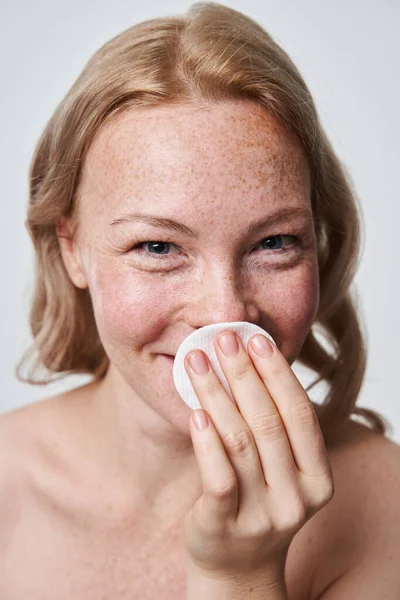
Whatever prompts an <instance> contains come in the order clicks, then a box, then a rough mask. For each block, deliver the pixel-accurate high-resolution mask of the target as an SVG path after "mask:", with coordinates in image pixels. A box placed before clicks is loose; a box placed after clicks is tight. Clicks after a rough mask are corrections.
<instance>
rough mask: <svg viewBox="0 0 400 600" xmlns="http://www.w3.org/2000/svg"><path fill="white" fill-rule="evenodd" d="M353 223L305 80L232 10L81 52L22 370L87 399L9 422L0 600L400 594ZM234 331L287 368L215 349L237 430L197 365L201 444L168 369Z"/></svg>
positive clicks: (39, 180) (39, 217)
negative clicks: (324, 387)
mask: <svg viewBox="0 0 400 600" xmlns="http://www.w3.org/2000/svg"><path fill="white" fill-rule="evenodd" d="M357 210H358V209H357V205H356V200H355V198H354V196H353V193H352V191H351V188H350V185H349V183H348V181H347V179H346V176H345V172H344V168H343V166H342V165H341V164H340V162H339V160H338V158H337V157H336V155H335V153H334V151H333V149H332V147H331V146H330V144H329V141H328V139H327V137H326V135H325V134H324V132H323V130H322V128H321V125H320V122H319V120H318V115H317V112H316V108H315V106H314V103H313V100H312V98H311V96H310V93H309V91H308V89H307V87H306V85H305V83H304V81H303V79H302V78H301V76H300V74H299V72H298V71H297V69H296V67H295V66H294V65H293V63H292V62H291V60H290V59H289V57H288V56H287V55H286V53H285V52H284V51H283V50H282V49H281V48H279V46H278V45H277V44H276V43H275V42H274V41H273V39H272V38H271V37H270V36H269V35H268V34H267V33H266V32H265V30H263V29H262V28H261V27H260V26H258V25H257V24H256V23H255V22H254V21H252V20H251V19H249V18H247V17H245V16H244V15H242V14H241V13H239V12H236V11H234V10H232V9H229V8H226V7H224V6H221V5H218V4H212V3H211V4H207V3H200V4H195V5H194V6H193V7H192V8H191V9H190V10H189V12H188V14H187V15H185V16H183V17H169V18H162V19H161V18H160V19H153V20H150V21H146V22H144V23H140V24H138V25H136V26H134V27H131V28H130V29H128V30H126V31H124V32H122V33H121V34H120V35H118V36H117V37H115V38H114V39H112V40H110V41H109V42H108V43H107V44H105V45H104V46H103V47H102V48H100V49H99V50H98V51H97V52H96V53H95V55H94V56H93V57H92V58H91V59H90V61H89V62H88V64H87V65H86V67H85V68H84V70H83V72H82V73H81V75H80V76H79V77H78V79H77V81H76V82H75V84H74V85H73V86H72V88H71V90H70V91H69V92H68V94H67V95H66V97H65V98H64V100H63V101H62V102H61V104H60V105H59V106H58V107H57V109H56V111H55V113H54V115H53V116H52V118H51V119H50V121H49V123H48V124H47V126H46V128H45V130H44V132H43V135H42V137H41V139H40V140H39V143H38V146H37V148H36V151H35V154H34V156H33V161H32V166H31V173H30V202H29V209H28V217H27V226H28V228H29V231H30V233H31V236H32V240H33V242H34V245H35V250H36V256H37V273H36V287H35V292H34V297H33V302H32V310H31V328H32V332H33V335H34V339H35V346H34V348H33V350H34V352H35V353H36V362H35V363H34V364H33V367H32V369H31V372H30V373H29V374H28V375H27V376H25V375H23V372H22V370H23V367H24V366H25V363H26V359H27V358H29V356H30V355H29V356H27V357H25V359H24V360H23V361H22V362H21V364H20V366H19V370H18V373H19V377H20V379H22V380H23V381H28V382H31V383H35V382H37V381H40V379H39V378H38V377H37V373H36V371H38V369H39V368H40V367H41V366H42V365H44V366H45V367H46V368H47V370H48V372H49V374H50V375H53V374H61V375H65V374H68V373H89V374H92V375H93V381H91V382H90V383H89V384H87V385H84V386H81V387H78V388H76V389H73V390H72V391H69V392H66V393H64V394H59V395H57V396H55V397H52V398H50V399H46V400H43V401H41V402H38V403H36V404H34V405H31V406H29V407H26V408H22V409H18V410H16V411H13V412H11V413H8V414H6V415H3V416H2V418H1V420H0V422H1V435H0V439H1V444H2V450H3V451H2V452H1V454H0V455H1V456H6V457H7V458H4V459H3V463H4V464H3V467H2V469H1V471H0V472H1V484H2V496H1V497H2V511H1V514H2V520H3V523H2V529H1V531H2V538H1V548H2V565H3V569H2V573H1V575H0V597H1V598H7V600H17V599H18V600H22V599H25V598H26V599H27V598H29V599H30V600H31V599H33V598H40V599H41V600H47V599H48V598H49V599H50V598H52V599H54V598H57V599H60V600H64V599H71V598H85V600H92V599H93V600H94V599H100V598H104V599H107V600H108V599H115V598H118V599H119V600H121V599H124V598H126V599H128V598H129V599H131V598H152V599H153V598H164V599H168V598H171V599H172V598H174V599H178V598H182V599H183V598H187V599H191V600H194V599H195V598H204V597H207V598H210V599H211V598H231V599H235V598H247V597H251V598H253V599H256V598H257V599H258V598H263V599H266V598H271V599H272V598H274V599H278V598H279V599H281V598H290V599H291V600H292V599H295V598H299V599H300V598H323V599H324V600H334V599H335V598H346V597H356V594H357V597H362V598H364V599H368V598H376V597H378V593H380V594H381V595H382V593H383V592H386V597H388V598H389V597H393V598H394V597H395V592H396V590H398V586H399V579H398V576H397V573H396V572H395V569H394V567H393V566H394V564H395V562H396V561H395V560H392V561H390V560H389V557H390V556H392V557H393V555H394V552H395V551H396V549H397V553H398V548H399V544H398V532H396V531H395V528H393V527H391V530H390V531H391V532H392V533H391V537H390V539H389V540H388V537H389V536H388V535H387V534H388V527H389V526H390V525H391V520H392V519H393V518H394V515H395V513H394V508H391V506H393V507H394V506H395V504H396V500H398V492H399V477H398V475H397V471H396V470H395V465H396V464H397V461H398V458H399V449H398V446H397V445H396V444H394V443H393V442H392V441H390V440H389V439H388V438H387V437H386V436H385V434H386V431H387V429H386V427H387V425H386V424H385V421H384V420H383V419H382V418H381V417H380V416H379V415H378V414H377V413H375V412H373V411H368V410H366V409H360V408H357V407H356V406H355V404H356V401H357V397H358V393H359V391H360V388H361V385H362V382H363V378H364V373H365V364H366V348H365V345H364V341H363V336H362V332H361V328H360V325H359V320H358V316H357V313H356V310H355V307H354V303H353V300H352V298H351V294H350V285H351V282H352V280H353V277H354V274H355V269H356V263H357V259H358V252H359V217H358V212H357ZM261 221H263V224H262V225H261V223H260V222H261ZM257 224H258V227H256V225H257ZM229 321H250V322H253V323H256V324H258V325H260V326H261V327H263V328H264V329H265V330H267V331H268V332H269V333H270V334H271V335H272V337H273V338H274V340H275V341H276V343H277V349H276V350H274V351H273V353H272V355H271V356H269V357H264V358H261V357H257V353H256V352H255V350H253V349H252V348H251V346H250V345H249V347H248V348H247V349H245V348H243V347H242V346H241V347H239V354H238V355H237V356H236V357H231V358H228V357H225V358H224V357H223V355H222V353H219V354H218V356H219V359H220V361H221V363H222V366H223V367H224V371H225V370H226V374H227V377H228V380H229V382H230V384H232V386H233V393H234V395H235V399H236V400H237V404H238V407H239V408H240V410H239V408H234V407H233V405H232V403H230V404H229V402H228V401H227V396H226V395H224V394H222V393H221V389H220V388H219V387H218V382H216V380H215V378H213V373H212V372H211V371H208V372H207V373H206V374H205V375H204V376H201V375H198V376H196V375H195V374H194V373H193V372H192V371H191V369H190V366H189V362H188V361H186V362H185V367H186V369H187V371H188V373H189V375H190V377H191V380H192V383H193V386H194V387H195V389H196V392H197V394H198V395H199V398H200V399H201V404H202V406H203V408H204V409H205V412H204V413H202V411H199V412H198V414H199V415H202V416H203V418H204V417H207V424H208V427H206V428H205V429H196V426H195V423H194V421H193V420H192V418H191V417H192V416H194V414H193V415H192V414H191V413H192V411H191V410H190V409H189V408H188V407H187V406H186V405H185V404H184V403H183V402H182V400H181V398H180V397H179V394H178V393H177V390H176V388H175V386H174V384H173V380H172V364H173V358H171V356H172V357H173V356H174V355H175V353H176V351H177V349H178V347H179V345H180V343H181V342H182V341H183V340H184V339H185V338H186V337H187V336H188V335H189V334H190V333H191V332H193V331H195V330H196V329H198V328H199V327H202V326H204V325H207V324H210V323H219V322H229ZM317 326H319V327H320V328H321V329H322V334H323V335H324V336H325V339H326V341H328V342H330V343H331V346H332V348H331V351H328V350H327V348H326V345H325V346H323V345H322V344H321V343H320V341H318V339H317V337H316V335H315V334H316V331H315V328H316V327H317ZM245 350H247V352H248V354H247V353H246V351H245ZM167 355H169V356H167ZM203 358H204V357H203ZM296 359H297V360H299V361H300V362H301V363H302V364H304V365H305V366H307V367H308V368H310V369H312V370H314V371H315V372H316V373H317V375H318V377H317V379H316V381H315V382H314V384H315V383H317V382H318V381H324V382H326V383H327V384H328V386H329V391H328V393H327V396H326V398H325V401H324V402H323V404H322V405H321V406H320V407H319V406H314V407H313V405H312V403H311V402H310V400H309V399H308V396H307V394H306V391H305V390H303V388H302V387H301V385H300V383H299V382H298V381H297V379H296V378H295V377H294V374H293V372H292V370H291V369H290V365H291V364H292V363H293V362H294V361H295V360H296ZM229 361H231V362H229ZM202 377H203V378H202ZM44 380H45V381H47V380H48V378H45V379H44ZM41 381H43V378H42V380H41ZM309 389H310V388H309ZM316 411H317V414H318V419H317V418H316ZM195 412H197V411H195ZM352 414H358V415H362V416H364V417H365V418H366V420H367V421H368V422H369V424H370V425H371V429H370V428H367V427H365V426H362V425H361V424H358V423H356V422H355V421H352V420H351V419H350V416H351V415H352ZM256 415H257V419H255V418H254V417H255V416H256ZM290 415H292V418H290ZM10 447H11V448H12V452H11V453H10ZM306 465H307V468H306V467H305V466H306ZM303 467H304V469H305V470H307V477H304V478H301V477H300V476H302V475H303V474H304V473H303V472H302V471H303V470H304V469H303ZM310 481H311V484H310ZM389 481H390V485H391V488H390V493H389V487H388V486H389ZM306 482H307V485H306ZM385 486H386V487H385ZM396 486H397V487H396ZM381 495H383V496H385V505H384V506H383V503H382V502H379V500H380V497H381ZM235 516H237V517H239V516H240V517H241V518H240V519H239V518H237V519H236V520H235ZM356 516H357V520H356V519H355V517H356ZM396 535H397V539H396ZM21 565H22V567H21ZM374 586H375V587H374ZM385 586H386V587H385ZM396 586H397V587H396ZM368 594H369V595H368ZM391 594H392V595H391Z"/></svg>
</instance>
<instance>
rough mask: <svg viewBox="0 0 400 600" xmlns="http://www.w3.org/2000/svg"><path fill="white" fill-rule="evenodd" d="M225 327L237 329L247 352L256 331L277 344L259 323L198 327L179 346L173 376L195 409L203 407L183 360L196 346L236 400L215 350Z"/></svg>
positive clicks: (217, 324) (179, 390)
mask: <svg viewBox="0 0 400 600" xmlns="http://www.w3.org/2000/svg"><path fill="white" fill-rule="evenodd" d="M224 329H228V330H231V331H235V332H236V333H237V335H238V336H239V337H240V339H241V340H242V343H243V346H244V347H245V349H246V352H247V342H248V341H249V339H250V338H251V337H252V336H253V335H255V334H256V333H261V334H262V335H265V336H266V337H267V338H268V339H269V340H271V342H272V343H273V344H274V345H275V346H276V343H275V341H274V340H273V338H272V337H271V336H270V334H269V333H267V332H266V331H265V330H264V329H262V328H261V327H258V325H254V324H253V323H248V322H247V321H237V322H234V323H214V324H212V325H206V326H205V327H201V328H200V329H197V330H196V331H194V332H193V333H191V334H190V335H189V336H188V337H187V338H186V339H184V340H183V342H182V344H181V345H180V346H179V348H178V351H177V353H176V356H175V360H174V367H173V371H172V376H173V378H174V383H175V386H176V389H177V390H178V392H179V395H180V396H181V398H182V400H183V401H184V402H185V403H186V404H187V405H188V406H189V407H190V408H192V409H193V410H195V409H197V408H201V405H200V402H199V400H198V398H197V396H196V393H195V391H194V389H193V386H192V382H191V381H190V378H189V375H188V374H187V373H186V369H185V365H184V362H183V361H184V358H185V356H186V354H187V353H188V352H189V351H190V350H194V349H195V348H197V349H200V350H203V352H205V353H206V354H207V356H208V358H209V360H210V363H211V365H212V367H213V369H214V371H215V373H216V374H217V375H218V377H219V379H220V381H221V383H222V385H223V386H224V388H225V390H226V391H227V393H228V394H229V396H230V398H231V399H232V400H233V401H234V399H233V396H232V393H231V390H230V387H229V383H228V381H227V379H226V377H225V375H224V372H223V371H222V368H221V366H220V364H219V360H218V356H217V354H216V352H215V350H214V339H215V337H216V335H217V334H218V333H219V332H220V331H222V330H224Z"/></svg>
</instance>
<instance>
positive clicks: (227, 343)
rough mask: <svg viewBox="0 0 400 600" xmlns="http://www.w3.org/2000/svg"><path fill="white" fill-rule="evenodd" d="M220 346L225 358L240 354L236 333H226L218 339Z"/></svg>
mask: <svg viewBox="0 0 400 600" xmlns="http://www.w3.org/2000/svg"><path fill="white" fill-rule="evenodd" d="M218 344H219V347H220V348H221V350H222V352H223V354H225V356H236V355H237V354H238V352H239V344H238V342H237V339H236V336H235V334H234V333H225V334H224V335H223V336H221V337H220V338H218Z"/></svg>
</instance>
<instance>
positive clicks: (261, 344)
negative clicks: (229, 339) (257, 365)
mask: <svg viewBox="0 0 400 600" xmlns="http://www.w3.org/2000/svg"><path fill="white" fill-rule="evenodd" d="M251 345H252V347H253V348H254V351H255V352H256V354H258V356H261V358H267V357H268V356H271V354H272V352H273V351H274V349H273V347H272V344H271V342H270V341H269V339H268V338H267V337H266V336H265V335H261V334H259V335H256V336H255V337H254V338H253V339H252V340H251Z"/></svg>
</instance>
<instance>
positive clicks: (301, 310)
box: [258, 263, 319, 364]
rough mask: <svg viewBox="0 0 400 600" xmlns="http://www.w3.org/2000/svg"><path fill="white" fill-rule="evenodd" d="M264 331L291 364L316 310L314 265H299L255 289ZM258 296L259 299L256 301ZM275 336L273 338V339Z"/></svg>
mask: <svg viewBox="0 0 400 600" xmlns="http://www.w3.org/2000/svg"><path fill="white" fill-rule="evenodd" d="M260 292H261V294H262V298H263V300H260V301H259V307H260V310H261V311H262V313H263V323H264V326H265V328H266V329H267V330H268V327H270V328H271V335H272V336H273V337H274V339H275V341H276V343H277V344H278V347H279V349H280V351H281V352H282V354H283V355H284V356H285V358H286V359H287V360H288V362H289V363H290V364H291V363H292V362H293V361H294V359H295V358H296V357H297V355H298V353H299V351H300V350H301V346H302V345H303V343H304V340H305V338H306V336H307V334H308V332H309V330H310V328H311V326H312V324H313V322H314V321H315V317H316V315H317V312H318V306H319V275H318V266H317V264H316V263H307V264H302V265H299V267H298V268H296V269H289V270H288V271H287V272H285V273H281V274H279V276H278V275H274V276H273V277H271V278H270V279H268V280H267V282H266V283H265V284H263V285H262V286H261V288H259V289H258V294H260ZM260 297H261V296H259V298H260ZM274 334H275V335H274Z"/></svg>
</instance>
